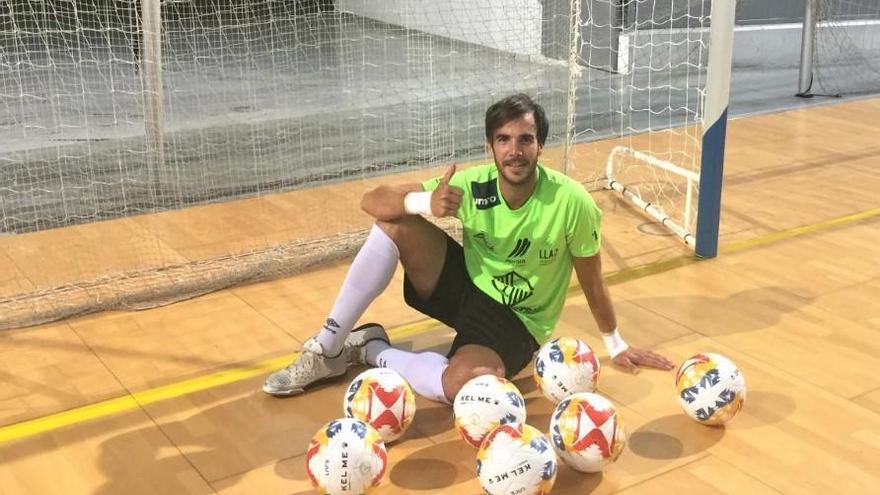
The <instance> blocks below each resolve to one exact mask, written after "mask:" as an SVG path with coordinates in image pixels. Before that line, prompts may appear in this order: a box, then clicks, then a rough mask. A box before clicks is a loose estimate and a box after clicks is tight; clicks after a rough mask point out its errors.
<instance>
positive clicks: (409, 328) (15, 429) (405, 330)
mask: <svg viewBox="0 0 880 495" xmlns="http://www.w3.org/2000/svg"><path fill="white" fill-rule="evenodd" d="M878 215H880V208H874V209H870V210H865V211H863V212H860V213H856V214H853V215H847V216H843V217H838V218H835V219H832V220H828V221H825V222H820V223H816V224H811V225H804V226H801V227H795V228H793V229H789V230H785V231H782V232H774V233H772V234H767V235H763V236H760V237H756V238H754V239H747V240H744V241H739V242H734V243H731V244H729V245H727V246H724V247H723V248H722V249H721V252H722V253H734V252H737V251H743V250H746V249H752V248H756V247H761V246H766V245H768V244H771V243H774V242H778V241H781V240H785V239H790V238H793V237H798V236H802V235H807V234H812V233H816V232H819V231H823V230H829V229H832V228H834V227H838V226H842V225H847V224H851V223H854V222H858V221H859V220H865V219H868V218H872V217H875V216H878ZM699 261H700V260H699V259H698V258H694V257H693V256H690V255H688V256H682V257H679V258H674V259H670V260H666V261H661V262H657V263H652V264H649V265H645V266H640V267H635V268H627V269H624V270H620V271H618V272H614V273H611V274H609V275H608V276H606V280H607V282H608V284H609V285H616V284H619V283H623V282H626V281H630V280H635V279H639V278H643V277H647V276H650V275H655V274H658V273H662V272H665V271H669V270H672V269H675V268H679V267H682V266H686V265H690V264H693V263H698V262H699ZM572 290H577V285H576V284H575V285H573V286H572V287H570V288H569V291H570V292H571V291H572ZM440 326H442V324H441V323H439V322H437V321H435V320H432V319H426V320H421V321H417V322H414V323H409V324H406V325H402V326H399V327H395V328H392V329H389V330H388V333H389V336H390V337H391V338H392V340H394V341H398V340H400V339H403V338H405V337H409V336H412V335H418V334H422V333H425V332H428V331H430V330H433V329H434V328H437V327H440ZM296 355H297V353H293V354H287V355H284V356H280V357H276V358H272V359H269V360H266V361H262V362H260V363H256V364H254V365H250V366H243V367H238V368H231V369H228V370H223V371H219V372H216V373H212V374H210V375H205V376H201V377H196V378H193V379H190V380H184V381H181V382H177V383H172V384H169V385H165V386H162V387H156V388H152V389H148V390H144V391H141V392H134V393H130V394H128V395H125V396H123V397H117V398H114V399H109V400H105V401H102V402H98V403H95V404H89V405H86V406H82V407H77V408H74V409H70V410H67V411H62V412H59V413H55V414H50V415H47V416H42V417H39V418H34V419H29V420H25V421H22V422H20V423H13V424H11V425H7V426H3V427H0V443H4V442H8V441H12V440H18V439H22V438H26V437H30V436H34V435H38V434H40V433H45V432H47V431H51V430H55V429H58V428H62V427H64V426H70V425H74V424H78V423H84V422H86V421H90V420H94V419H98V418H102V417H105V416H109V415H111V414H117V413H120V412H124V411H128V410H131V409H135V408H138V407H142V406H144V405H147V404H152V403H154V402H159V401H163V400H168V399H173V398H175V397H181V396H184V395H187V394H191V393H194V392H198V391H201V390H206V389H209V388H214V387H218V386H221V385H226V384H229V383H233V382H238V381H241V380H244V379H247V378H252V377H254V376H257V375H264V374H266V373H270V372H272V371H275V370H277V369H279V368H283V367H284V366H286V365H287V364H288V363H290V361H291V360H292V359H293V358H294V357H296Z"/></svg>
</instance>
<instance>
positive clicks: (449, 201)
mask: <svg viewBox="0 0 880 495" xmlns="http://www.w3.org/2000/svg"><path fill="white" fill-rule="evenodd" d="M457 166H458V165H457V164H455V163H453V164H452V165H450V166H449V168H447V169H446V173H444V174H443V177H442V178H441V179H440V184H439V185H438V186H437V189H434V193H433V194H431V214H432V215H434V216H435V217H437V218H440V217H452V216H455V214H456V213H458V209H459V207H461V198H462V195H463V191H462V190H461V188H459V187H456V186H450V185H449V180H450V179H452V176H453V175H455V171H456V168H457Z"/></svg>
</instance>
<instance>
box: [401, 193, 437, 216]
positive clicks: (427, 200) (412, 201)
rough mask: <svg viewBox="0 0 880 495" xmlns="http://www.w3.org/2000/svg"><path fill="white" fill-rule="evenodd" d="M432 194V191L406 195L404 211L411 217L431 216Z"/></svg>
mask: <svg viewBox="0 0 880 495" xmlns="http://www.w3.org/2000/svg"><path fill="white" fill-rule="evenodd" d="M431 194H432V193H431V191H421V192H411V193H406V196H404V197H403V210H404V211H405V212H407V213H409V214H410V215H430V214H431Z"/></svg>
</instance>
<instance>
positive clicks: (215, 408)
mask: <svg viewBox="0 0 880 495" xmlns="http://www.w3.org/2000/svg"><path fill="white" fill-rule="evenodd" d="M878 134H880V100H878V99H873V100H862V101H855V102H848V103H843V104H836V105H829V106H822V107H813V108H810V109H804V110H796V111H789V112H784V113H778V114H770V115H762V116H755V117H750V118H744V119H739V120H734V121H731V122H730V126H729V134H728V138H729V139H728V149H727V160H726V165H725V167H726V169H725V189H724V193H723V202H724V211H723V214H722V253H721V255H720V256H719V257H718V258H716V259H713V260H709V261H700V262H697V261H695V260H693V258H692V257H691V256H689V255H688V252H687V250H686V249H685V248H683V247H682V246H680V245H678V243H677V242H676V241H675V240H674V239H671V238H669V237H666V236H658V235H656V234H652V233H651V232H653V229H651V228H647V227H650V222H649V221H648V220H647V219H646V218H645V217H642V216H641V215H640V214H639V212H636V211H633V209H632V208H630V207H628V206H626V205H625V204H624V203H622V202H620V201H619V200H618V199H617V198H616V197H615V196H613V195H612V194H611V193H607V192H598V193H596V194H595V197H596V199H597V201H598V202H599V204H600V206H601V207H602V208H603V211H604V213H605V216H604V218H605V220H604V222H605V227H604V231H605V234H604V236H603V237H604V238H603V243H604V244H603V253H604V261H605V269H606V272H607V276H608V280H609V283H610V284H611V292H612V297H613V298H614V300H615V302H616V309H617V313H618V317H619V320H620V323H621V328H622V329H623V332H624V335H625V336H626V338H627V339H628V340H629V341H631V343H633V344H636V345H640V346H649V347H652V348H655V349H657V350H658V351H660V352H662V353H664V354H666V355H667V356H668V357H669V358H671V359H672V360H673V361H676V362H680V361H682V360H683V359H685V358H686V357H688V356H690V355H692V354H694V353H697V352H702V351H711V352H718V353H721V354H724V355H726V356H728V357H730V358H731V359H733V360H734V361H735V362H736V363H737V364H738V365H739V366H740V368H741V369H742V371H743V373H744V375H745V377H746V381H747V384H748V396H747V399H746V404H745V407H744V409H743V410H742V411H741V412H740V414H739V415H738V416H737V417H736V418H735V419H734V420H733V421H732V422H731V423H729V424H728V425H727V426H726V427H718V428H710V427H705V426H701V425H699V424H697V423H695V422H693V421H691V420H689V419H687V418H686V417H685V416H684V415H683V413H681V411H680V410H679V407H678V404H677V402H676V399H675V394H674V390H673V375H672V373H671V372H660V371H651V370H646V371H643V372H641V373H639V374H636V375H631V374H627V373H625V372H623V371H621V370H618V369H616V368H614V367H613V366H611V365H609V363H608V361H607V359H603V360H602V364H603V365H605V366H604V367H603V368H602V376H601V379H600V384H599V391H600V392H601V393H602V394H604V395H606V396H607V397H609V398H610V399H611V400H612V401H613V402H614V403H615V404H616V405H617V406H618V408H619V410H620V412H621V415H622V418H623V420H624V422H625V425H626V431H627V435H628V442H627V446H626V449H625V451H624V452H623V454H622V455H621V457H620V459H619V460H618V461H617V462H616V463H615V464H613V465H612V466H610V467H609V468H607V469H606V470H605V471H604V472H603V473H601V474H594V475H585V474H580V473H577V472H574V471H572V470H570V469H568V468H565V467H561V468H560V471H559V474H558V477H557V480H556V485H555V488H554V490H553V493H554V494H557V493H558V494H584V493H595V494H608V493H624V494H653V493H656V494H669V493H684V492H687V493H727V494H763V493H784V494H812V493H816V494H819V493H821V494H827V493H834V494H862V493H874V492H877V491H878V490H880V373H878V372H877V370H878V368H880V357H878V356H880V339H878V336H880V302H878V301H880V247H878V246H880V204H878V203H880V201H878V197H880V195H878V193H877V192H876V191H877V190H878V189H880V172H878V170H880V168H878V165H880V158H878V157H880V140H878V139H877V136H878ZM186 214H187V213H183V215H186ZM61 230H64V229H61ZM199 232H205V230H201V231H199ZM227 233H228V234H229V235H230V236H234V232H227ZM67 234H68V233H65V232H60V231H59V232H57V235H59V236H64V235H67ZM48 235H49V234H43V236H44V237H41V241H40V242H42V243H51V242H52V241H51V239H48V238H47V237H45V236H48ZM181 235H182V234H181ZM26 241H27V239H26V240H25V242H26ZM202 241H204V240H202ZM59 242H60V241H59ZM179 242H180V243H181V244H180V245H181V246H182V245H184V244H185V241H184V240H180V241H179ZM209 245H212V246H213V244H211V243H208V242H202V243H201V244H199V246H202V247H203V246H209ZM173 247H174V248H175V249H173V250H172V251H173V253H174V254H168V255H167V256H177V255H178V254H179V253H181V252H184V250H182V249H178V248H179V246H173ZM194 249H195V248H194ZM199 249H201V247H199ZM31 251H33V249H31ZM22 253H24V251H23V250H18V251H16V248H15V247H14V246H12V245H11V244H9V242H8V241H7V242H5V243H2V244H0V259H2V261H0V266H7V267H15V273H12V270H6V271H5V273H4V274H3V276H2V277H0V282H2V283H4V284H6V286H11V285H12V284H26V283H27V280H28V278H27V277H26V276H24V275H21V274H22V273H24V272H26V271H27V270H34V271H36V270H39V269H40V267H43V269H45V267H46V266H53V265H52V264H51V263H50V264H48V265H47V264H46V263H43V264H37V265H30V264H28V263H27V262H23V261H22V260H23V258H22V256H24V255H23V254H22ZM43 256H44V257H45V256H49V257H51V253H48V252H44V253H43ZM163 256H164V255H163ZM35 263H36V262H35ZM23 265H24V266H25V268H24V269H23V268H22V266H23ZM345 268H346V263H339V264H337V265H334V266H328V267H324V268H321V269H318V270H314V271H311V272H308V273H305V274H302V275H298V276H295V277H290V278H285V279H281V280H275V281H270V282H264V283H259V284H253V285H248V286H242V287H236V288H232V289H227V290H222V291H218V292H215V293H212V294H209V295H206V296H203V297H199V298H195V299H191V300H188V301H184V302H180V303H176V304H173V305H169V306H165V307H160V308H156V309H152V310H146V311H140V312H108V313H100V314H94V315H89V316H84V317H79V318H74V319H68V320H63V321H59V322H55V323H51V324H47V325H42V326H38V327H32V328H23V329H17V330H7V331H0V363H2V365H0V495H13V494H14V495H18V494H40V495H42V494H153V493H163V494H177V493H181V494H184V493H186V494H188V493H193V494H201V493H221V494H305V493H311V488H310V485H309V482H308V479H307V477H306V474H305V468H304V453H305V449H306V447H307V444H308V441H309V439H310V438H311V436H312V434H313V433H314V432H315V431H316V430H317V429H318V428H319V426H320V425H322V424H323V423H325V422H326V421H328V420H330V419H333V418H336V417H339V416H341V415H342V393H343V389H344V388H345V386H346V385H347V383H348V380H350V379H351V378H352V377H353V376H354V374H355V373H356V371H357V370H352V371H351V372H350V373H349V374H348V376H347V379H342V380H339V381H338V382H334V383H331V384H328V385H325V386H322V387H319V388H316V389H314V390H313V391H311V392H310V393H308V394H306V395H303V396H299V397H296V398H291V399H284V400H280V399H274V398H271V397H268V396H266V395H264V394H263V393H262V392H261V391H260V390H259V388H260V385H261V383H262V380H263V377H264V375H265V374H266V372H267V370H268V369H271V368H273V367H275V366H280V365H283V363H284V362H285V361H287V360H288V359H289V358H290V354H291V353H292V352H293V351H295V350H296V349H297V348H298V347H299V345H300V344H301V342H302V341H303V340H304V339H305V338H306V337H308V336H309V335H310V334H311V333H313V332H314V331H315V329H316V328H317V327H318V325H319V324H320V322H322V321H323V319H324V315H325V313H326V312H327V311H328V309H329V307H330V305H331V304H332V302H333V298H334V297H335V293H336V289H337V287H338V286H339V285H340V283H341V281H342V279H343V277H344V274H345ZM400 283H401V273H400V272H399V271H398V274H397V275H396V277H395V280H394V282H393V283H392V287H391V288H390V289H389V291H388V292H387V293H386V294H385V295H383V296H382V297H381V298H380V299H379V300H378V301H377V303H376V304H375V305H374V306H373V307H371V308H370V310H369V311H368V313H367V315H365V317H364V319H365V321H366V320H370V321H379V322H382V323H383V324H385V325H386V326H387V327H388V328H389V329H390V334H391V336H392V339H393V340H394V341H395V343H397V344H399V345H401V346H404V347H408V348H412V349H416V350H422V349H438V350H439V349H443V348H444V346H445V345H447V344H448V342H449V339H450V336H451V330H449V329H448V328H445V327H443V326H442V325H439V324H436V323H433V322H431V321H425V320H423V319H422V317H421V316H420V315H419V314H417V313H415V312H413V311H412V310H410V309H407V308H406V307H405V305H404V304H403V301H402V297H401V294H400ZM556 334H557V335H570V336H575V337H579V338H581V339H583V340H585V341H586V342H588V343H589V344H590V345H592V346H594V348H596V349H600V350H601V349H602V346H601V343H600V341H599V339H598V338H597V337H596V335H597V334H596V330H595V327H594V324H593V322H592V319H591V318H590V317H589V314H588V309H587V307H586V302H585V301H584V298H583V296H581V295H579V294H578V293H577V292H576V291H573V292H571V297H570V298H569V300H568V303H567V306H566V308H565V311H564V314H563V317H562V319H561V321H560V324H559V326H558V328H557V330H556ZM600 354H601V355H602V356H603V358H604V353H603V352H600ZM530 372H531V370H530V369H529V370H526V372H524V373H523V374H521V375H520V376H519V377H517V378H516V380H515V383H516V384H517V385H518V386H519V387H520V389H521V390H522V391H523V393H524V394H525V395H526V397H527V407H528V419H527V421H528V423H529V424H532V425H533V426H536V427H538V428H539V429H541V430H544V431H546V430H547V426H548V424H549V414H550V412H551V411H552V405H551V404H550V403H549V402H548V401H547V400H545V399H543V398H542V396H540V394H539V393H538V392H537V391H536V389H535V386H534V384H533V382H532V379H531V376H530ZM418 407H419V409H418V412H417V413H416V418H415V421H414V423H413V426H412V427H411V428H410V430H409V431H408V432H407V434H406V435H405V436H404V437H403V438H402V439H401V440H399V441H397V442H395V443H393V444H391V445H390V446H389V468H388V472H387V474H386V477H385V479H384V482H383V484H382V485H381V487H380V488H378V489H377V491H376V493H380V494H398V493H410V494H411V493H416V494H422V493H424V494H431V493H454V494H459V493H466V494H474V493H479V492H480V487H479V484H478V482H477V481H476V480H475V474H474V460H475V452H474V451H473V450H472V449H471V448H470V447H468V446H467V445H466V444H465V443H464V442H463V441H461V440H460V439H459V438H458V436H457V433H456V432H455V431H454V429H453V427H452V418H451V411H450V409H449V408H448V407H446V406H442V405H439V404H434V403H430V402H428V401H425V400H422V399H419V401H418Z"/></svg>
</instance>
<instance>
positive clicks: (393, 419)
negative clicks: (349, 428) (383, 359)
mask: <svg viewBox="0 0 880 495" xmlns="http://www.w3.org/2000/svg"><path fill="white" fill-rule="evenodd" d="M343 409H344V410H345V417H347V418H357V419H359V420H361V421H365V422H366V423H368V424H369V425H370V426H372V427H373V428H375V429H376V431H378V432H379V435H381V436H382V440H383V441H384V442H386V443H388V442H393V441H395V440H397V439H398V438H400V437H401V436H402V435H403V434H404V433H405V432H406V429H407V428H409V425H410V424H411V423H412V420H413V417H414V416H415V414H416V397H415V395H414V394H413V391H412V388H410V386H409V383H406V380H404V379H403V377H402V376H400V375H399V374H397V372H396V371H394V370H390V369H388V368H371V369H368V370H366V371H364V372H363V373H361V374H360V375H358V376H357V377H355V379H354V380H352V382H351V385H349V386H348V390H347V391H346V392H345V400H344V401H343Z"/></svg>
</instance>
